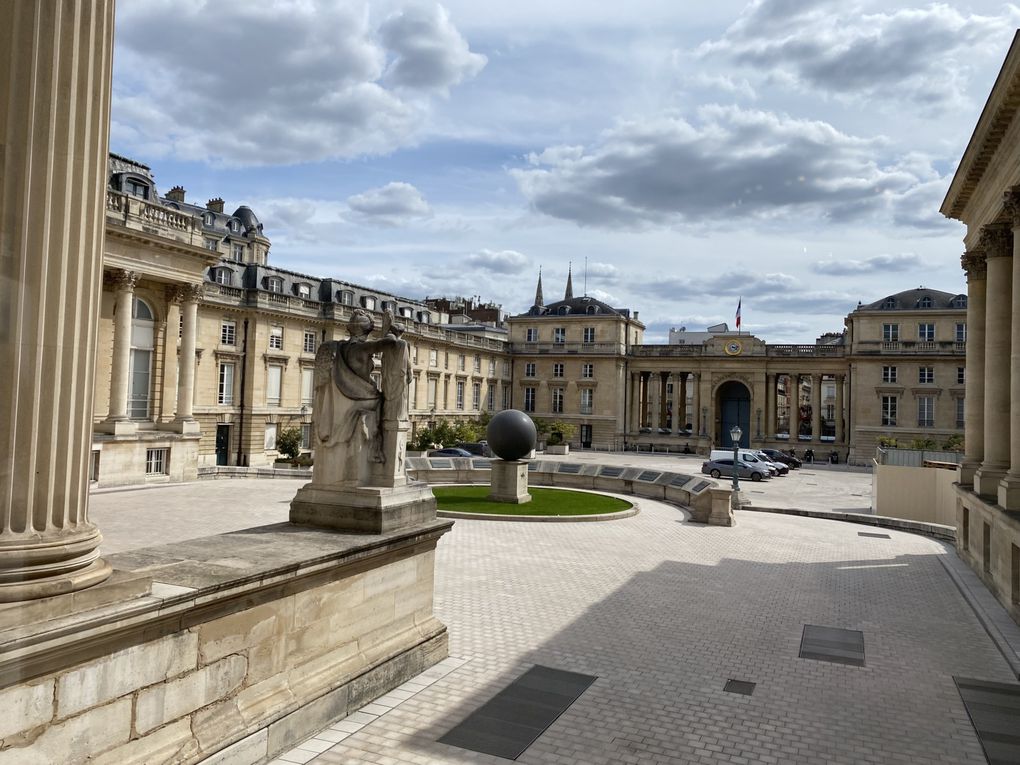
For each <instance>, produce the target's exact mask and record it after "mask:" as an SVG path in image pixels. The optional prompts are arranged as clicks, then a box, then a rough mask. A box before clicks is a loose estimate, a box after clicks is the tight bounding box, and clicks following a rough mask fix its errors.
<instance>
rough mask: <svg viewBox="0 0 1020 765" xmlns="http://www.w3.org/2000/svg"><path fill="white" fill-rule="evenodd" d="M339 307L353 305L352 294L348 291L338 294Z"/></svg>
mask: <svg viewBox="0 0 1020 765" xmlns="http://www.w3.org/2000/svg"><path fill="white" fill-rule="evenodd" d="M340 305H354V293H353V292H350V291H349V290H343V291H342V292H341V293H340Z"/></svg>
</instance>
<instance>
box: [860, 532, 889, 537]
mask: <svg viewBox="0 0 1020 765" xmlns="http://www.w3.org/2000/svg"><path fill="white" fill-rule="evenodd" d="M857 536H859V537H873V538H874V539H892V537H891V536H889V535H888V534H876V533H874V532H871V531H858V532H857Z"/></svg>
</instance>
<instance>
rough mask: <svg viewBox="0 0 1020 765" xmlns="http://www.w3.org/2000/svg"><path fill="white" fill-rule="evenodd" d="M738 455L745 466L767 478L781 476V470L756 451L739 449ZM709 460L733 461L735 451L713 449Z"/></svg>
mask: <svg viewBox="0 0 1020 765" xmlns="http://www.w3.org/2000/svg"><path fill="white" fill-rule="evenodd" d="M737 455H738V456H737V459H739V460H740V461H741V462H742V463H743V464H745V465H749V466H750V467H752V468H756V469H758V470H760V471H761V473H762V475H763V476H764V477H765V478H772V477H773V476H775V475H778V474H779V468H778V467H776V466H774V465H773V464H772V463H771V462H769V461H767V460H766V459H765V458H764V457H762V456H761V455H760V454H758V452H757V450H756V449H739V450H738V451H737ZM708 458H709V459H710V460H725V459H729V460H732V459H733V450H732V449H713V450H712V451H711V452H709V454H708Z"/></svg>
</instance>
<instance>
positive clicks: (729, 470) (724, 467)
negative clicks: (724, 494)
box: [701, 457, 772, 481]
mask: <svg viewBox="0 0 1020 765" xmlns="http://www.w3.org/2000/svg"><path fill="white" fill-rule="evenodd" d="M765 470H767V468H765V467H764V465H761V466H759V465H758V464H754V463H747V462H742V463H740V464H739V465H737V478H750V479H751V480H752V481H760V480H762V479H763V478H771V477H772V476H771V475H770V474H769V473H767V472H765ZM701 472H702V473H706V474H708V475H710V476H712V477H713V478H719V477H720V476H724V475H725V476H729V477H731V478H732V477H733V458H732V457H730V458H729V459H718V460H709V461H708V462H705V463H703V464H702V466H701Z"/></svg>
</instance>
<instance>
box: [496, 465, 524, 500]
mask: <svg viewBox="0 0 1020 765" xmlns="http://www.w3.org/2000/svg"><path fill="white" fill-rule="evenodd" d="M489 464H490V466H491V467H492V490H491V492H490V493H489V496H488V499H489V500H491V501H492V502H506V503H508V504H513V505H523V504H524V503H525V502H530V501H531V495H530V494H528V463H527V462H522V461H521V460H492V462H490V463H489Z"/></svg>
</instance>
